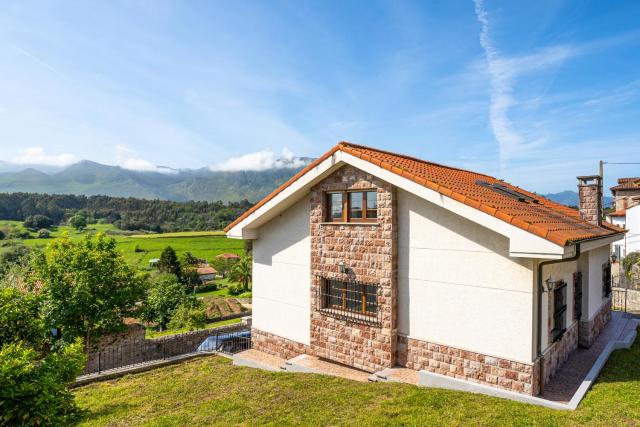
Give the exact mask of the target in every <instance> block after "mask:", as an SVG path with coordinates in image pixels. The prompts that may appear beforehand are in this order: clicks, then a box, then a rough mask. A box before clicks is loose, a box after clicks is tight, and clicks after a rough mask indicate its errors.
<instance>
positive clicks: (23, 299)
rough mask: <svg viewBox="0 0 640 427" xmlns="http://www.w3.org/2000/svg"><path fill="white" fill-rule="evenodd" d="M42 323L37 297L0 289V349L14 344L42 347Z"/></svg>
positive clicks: (14, 290) (43, 334) (43, 332)
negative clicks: (23, 343)
mask: <svg viewBox="0 0 640 427" xmlns="http://www.w3.org/2000/svg"><path fill="white" fill-rule="evenodd" d="M44 338H45V327H44V322H43V321H42V318H41V316H40V305H39V300H38V297H36V296H35V295H33V294H29V293H22V292H20V291H19V290H17V289H13V288H5V289H0V348H2V347H4V346H5V345H8V344H11V343H15V342H25V343H30V344H31V345H32V346H34V347H36V348H40V347H42V345H43V341H44Z"/></svg>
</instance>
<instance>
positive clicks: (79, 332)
mask: <svg viewBox="0 0 640 427" xmlns="http://www.w3.org/2000/svg"><path fill="white" fill-rule="evenodd" d="M31 268H32V270H33V274H32V276H31V277H30V280H31V281H34V282H39V283H40V284H41V285H42V293H43V298H44V301H45V305H44V314H45V319H46V321H47V322H48V324H49V325H50V326H52V327H58V328H60V329H61V336H62V339H63V340H64V341H65V342H72V341H73V340H75V338H76V337H83V338H84V342H85V344H86V345H87V346H88V345H89V344H90V343H91V342H92V340H95V339H97V338H98V337H99V336H100V335H102V334H104V333H109V332H113V331H118V330H120V329H121V328H122V319H123V318H124V317H125V316H128V315H131V312H132V310H133V309H134V307H135V304H136V302H138V301H140V300H141V298H142V297H143V296H144V293H145V290H146V288H147V276H146V275H143V274H141V273H139V272H138V271H136V270H135V269H134V268H133V267H131V266H130V265H129V264H127V262H126V261H125V259H124V258H123V257H122V255H121V254H120V252H118V250H117V249H116V241H115V240H114V239H112V238H108V237H106V236H105V235H104V234H103V233H98V234H96V235H95V236H85V237H84V238H83V239H82V240H80V241H77V242H74V241H71V240H70V239H69V237H68V236H66V235H65V236H63V237H62V238H61V239H57V240H55V241H53V242H52V243H51V244H49V246H48V247H47V249H46V250H45V251H44V253H42V254H40V255H39V256H36V257H34V259H33V261H32V263H31Z"/></svg>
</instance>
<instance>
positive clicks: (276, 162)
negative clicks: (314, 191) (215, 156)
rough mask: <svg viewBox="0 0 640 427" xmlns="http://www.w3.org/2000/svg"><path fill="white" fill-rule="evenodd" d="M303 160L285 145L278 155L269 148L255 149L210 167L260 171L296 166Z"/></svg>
mask: <svg viewBox="0 0 640 427" xmlns="http://www.w3.org/2000/svg"><path fill="white" fill-rule="evenodd" d="M304 165H305V162H304V161H302V160H300V159H299V158H296V157H295V156H294V154H293V152H292V151H291V150H289V149H288V148H287V147H285V148H283V149H282V153H281V155H280V156H279V157H276V154H275V153H274V152H273V151H270V150H262V151H256V152H254V153H247V154H244V155H242V156H238V157H232V158H230V159H228V160H226V161H224V162H222V163H219V164H217V165H213V166H211V167H210V169H211V170H214V171H243V170H252V171H261V170H266V169H273V168H298V167H301V166H304Z"/></svg>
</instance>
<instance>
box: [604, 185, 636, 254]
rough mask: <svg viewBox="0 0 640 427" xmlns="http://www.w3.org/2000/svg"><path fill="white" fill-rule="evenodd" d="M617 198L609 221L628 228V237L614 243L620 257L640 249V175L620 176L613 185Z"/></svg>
mask: <svg viewBox="0 0 640 427" xmlns="http://www.w3.org/2000/svg"><path fill="white" fill-rule="evenodd" d="M611 193H612V194H613V197H614V199H615V211H613V212H610V213H608V214H607V221H609V222H611V223H612V224H615V225H617V226H619V227H622V228H626V229H627V230H628V233H627V239H626V240H625V241H618V242H616V243H614V244H613V253H614V254H615V255H616V257H617V258H618V259H622V258H624V257H625V256H626V255H627V254H628V253H631V252H634V251H638V250H640V218H639V217H638V216H639V214H640V209H638V206H640V177H635V178H618V184H617V185H615V186H613V187H611Z"/></svg>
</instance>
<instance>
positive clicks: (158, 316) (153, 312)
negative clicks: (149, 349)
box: [140, 274, 198, 330]
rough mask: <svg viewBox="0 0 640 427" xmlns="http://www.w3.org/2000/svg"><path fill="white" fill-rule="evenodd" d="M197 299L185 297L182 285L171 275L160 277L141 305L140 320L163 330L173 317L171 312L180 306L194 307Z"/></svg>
mask: <svg viewBox="0 0 640 427" xmlns="http://www.w3.org/2000/svg"><path fill="white" fill-rule="evenodd" d="M197 303H198V299H197V298H195V297H194V296H193V295H187V292H186V289H185V287H184V285H182V284H181V283H180V282H178V279H177V277H176V276H174V275H172V274H163V275H161V276H160V277H159V278H158V280H157V281H156V283H155V284H154V285H153V286H152V287H151V289H150V290H149V292H148V294H147V298H146V301H145V302H144V304H143V305H142V309H141V311H140V318H141V319H142V320H144V321H147V322H153V323H157V324H158V326H159V327H160V330H162V329H164V328H165V326H167V324H168V323H169V321H170V320H171V318H172V316H173V312H174V311H175V310H176V309H177V308H178V307H179V306H181V305H188V306H190V307H196V306H197Z"/></svg>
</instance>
